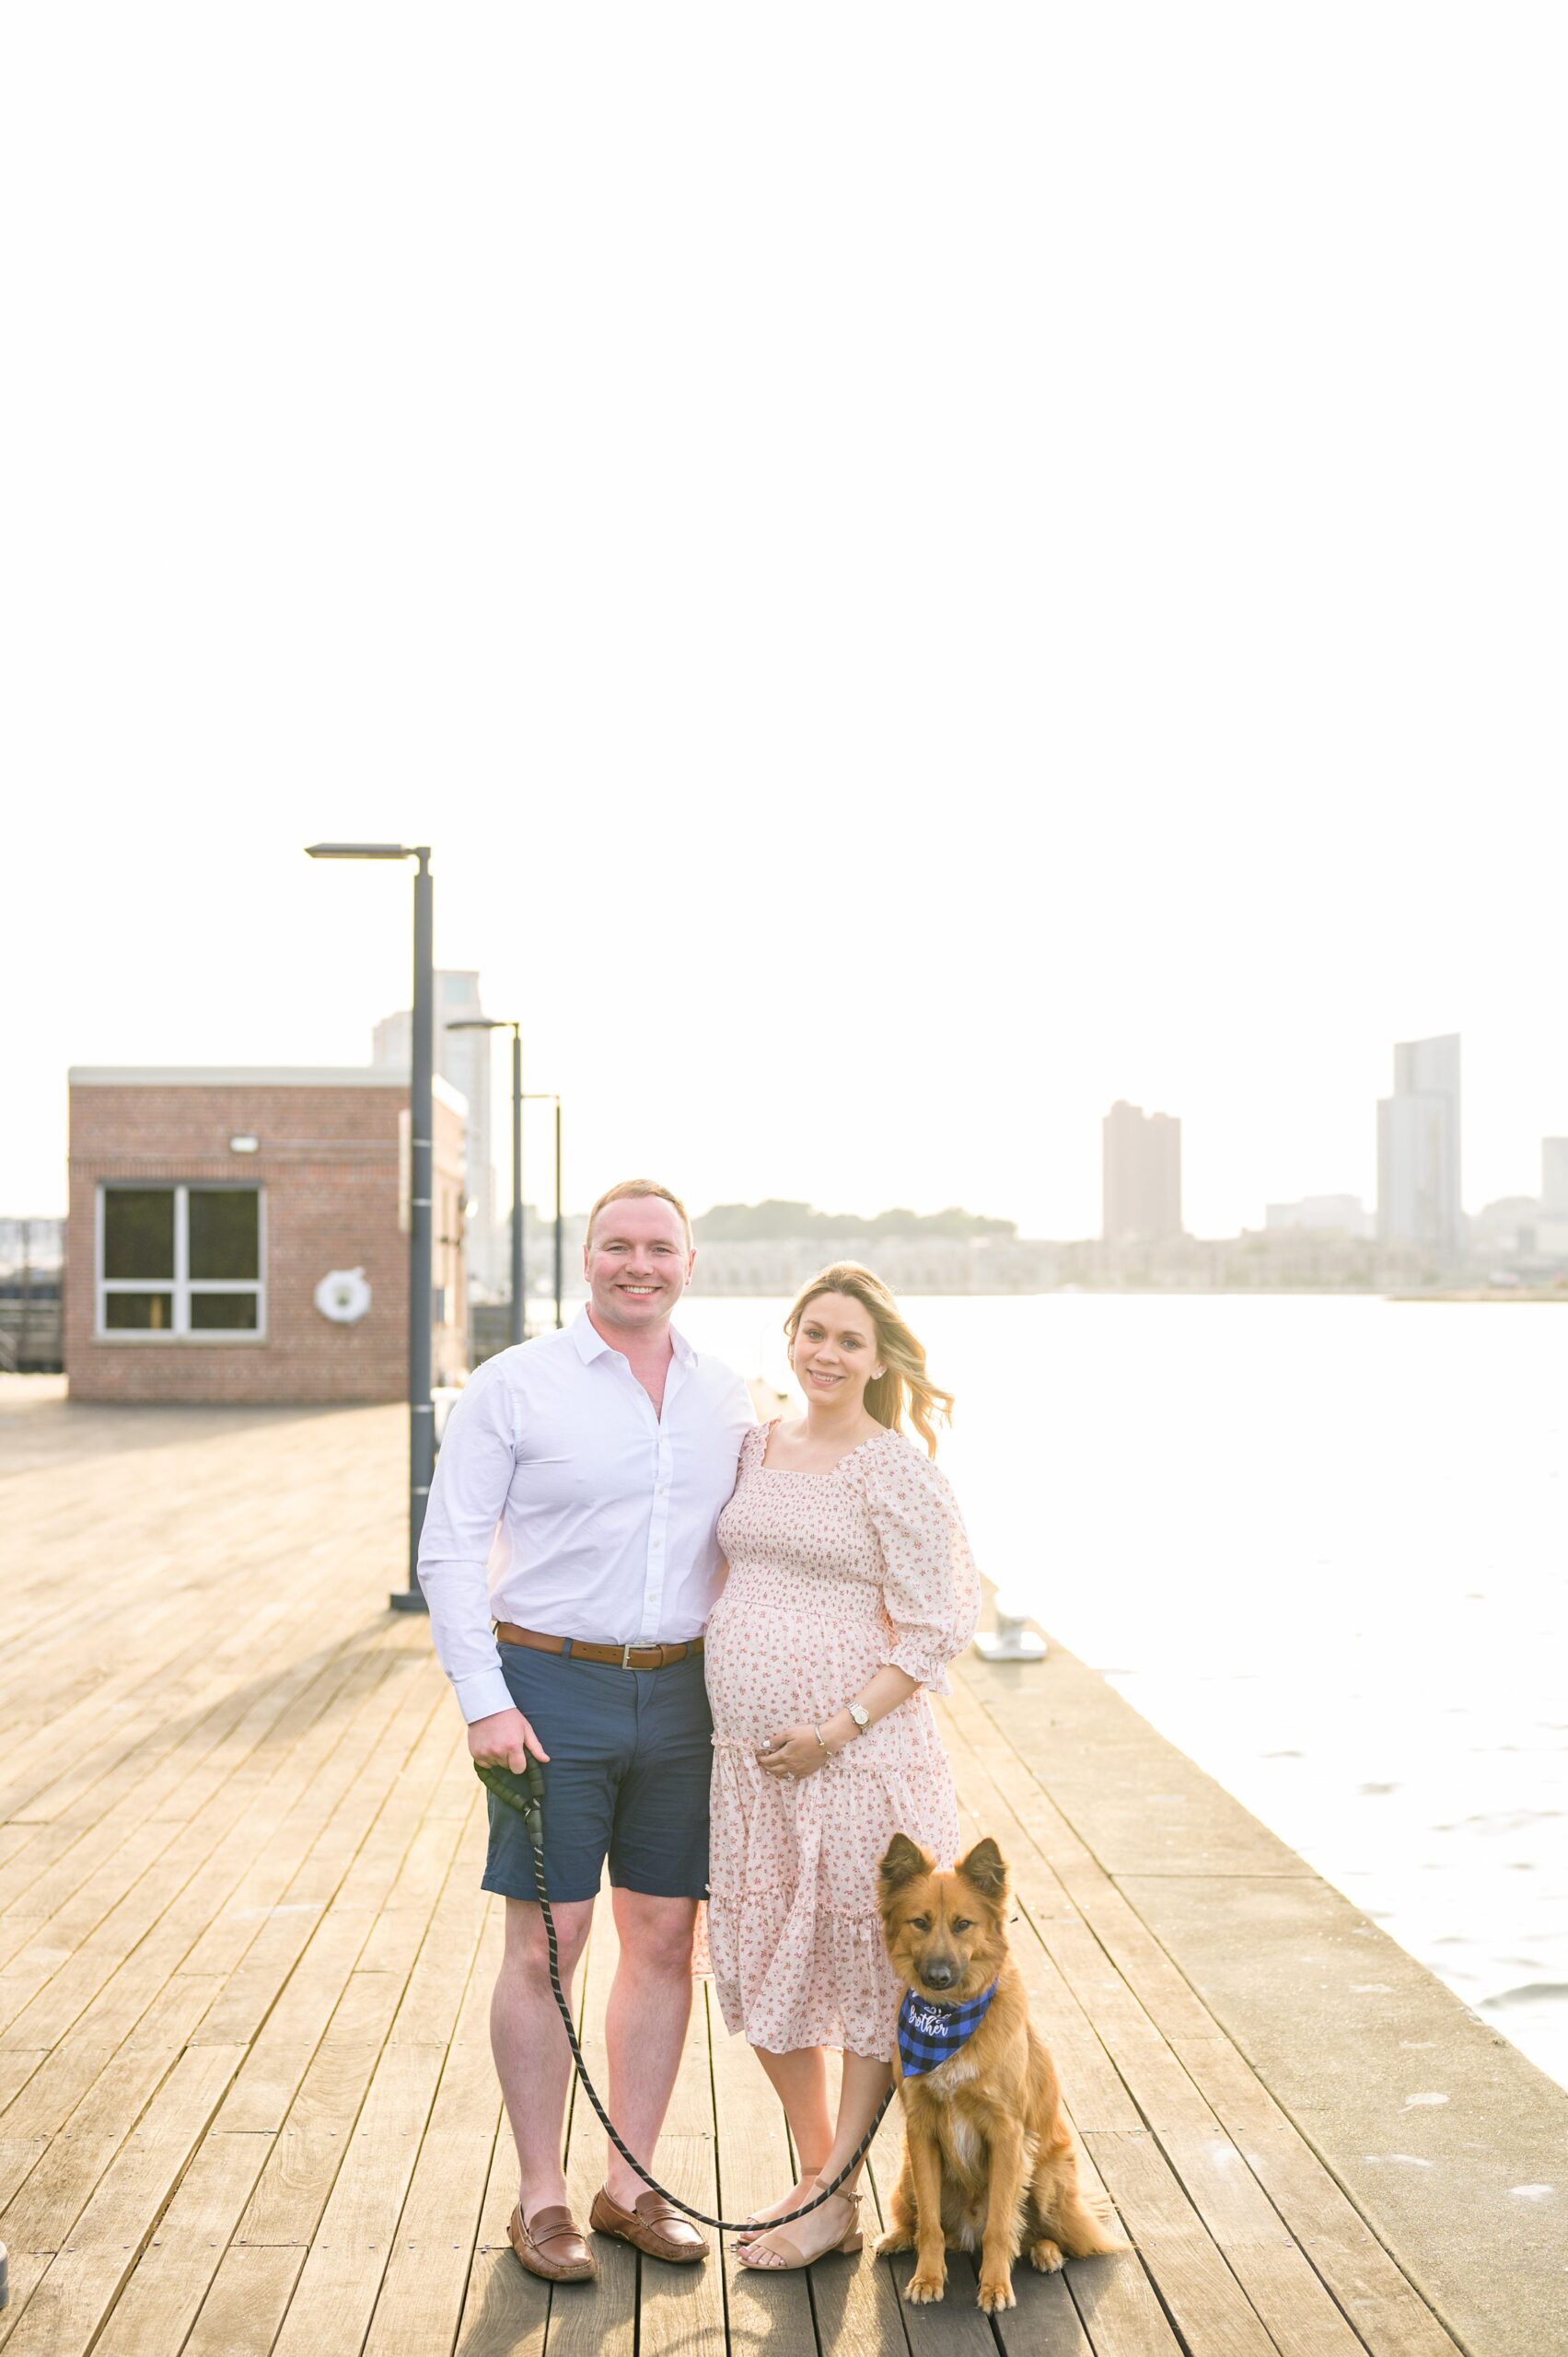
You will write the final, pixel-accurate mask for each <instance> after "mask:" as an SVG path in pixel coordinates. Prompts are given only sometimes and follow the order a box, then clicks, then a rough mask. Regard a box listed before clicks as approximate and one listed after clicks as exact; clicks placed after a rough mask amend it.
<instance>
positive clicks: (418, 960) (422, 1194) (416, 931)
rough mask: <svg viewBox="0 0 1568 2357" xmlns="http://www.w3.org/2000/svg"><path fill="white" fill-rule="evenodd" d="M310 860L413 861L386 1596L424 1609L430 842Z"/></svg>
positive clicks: (430, 1415)
mask: <svg viewBox="0 0 1568 2357" xmlns="http://www.w3.org/2000/svg"><path fill="white" fill-rule="evenodd" d="M306 853H307V856H308V858H310V859H412V860H414V861H416V862H417V863H418V864H417V865H416V867H415V869H414V878H413V1024H412V1041H411V1054H410V1058H409V1143H410V1163H409V1182H410V1183H409V1237H408V1409H409V1468H408V1585H407V1587H406V1588H400V1589H397V1590H396V1591H394V1593H393V1594H392V1595H391V1596H389V1597H388V1599H387V1601H388V1603H389V1605H390V1606H391V1608H392V1610H393V1611H394V1612H423V1611H424V1610H425V1608H426V1607H425V1602H424V1591H423V1590H422V1588H421V1587H420V1585H419V1534H420V1532H421V1530H422V1529H423V1528H424V1508H425V1504H426V1502H427V1500H428V1499H429V1496H430V1482H431V1477H432V1476H433V1474H434V1473H435V1470H436V1410H435V1405H434V1402H433V1401H432V1399H431V1397H430V1339H431V1338H430V1328H431V1309H432V1293H431V1280H432V1275H433V1266H432V1250H433V1236H432V1222H431V1198H432V1196H433V1194H434V1192H435V1123H436V1107H435V1088H434V1085H433V1084H434V1080H435V1073H436V973H435V964H436V958H435V887H434V885H433V882H432V879H431V875H430V845H429V844H428V843H308V844H307V846H306Z"/></svg>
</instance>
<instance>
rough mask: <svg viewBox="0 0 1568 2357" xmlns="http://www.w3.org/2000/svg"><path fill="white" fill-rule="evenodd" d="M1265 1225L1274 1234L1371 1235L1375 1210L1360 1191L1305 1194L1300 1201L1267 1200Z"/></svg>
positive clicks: (1264, 1214)
mask: <svg viewBox="0 0 1568 2357" xmlns="http://www.w3.org/2000/svg"><path fill="white" fill-rule="evenodd" d="M1263 1225H1264V1228H1265V1229H1266V1230H1267V1232H1268V1233H1269V1234H1270V1235H1271V1236H1277V1235H1283V1234H1289V1233H1291V1232H1297V1233H1301V1234H1305V1235H1310V1236H1370V1235H1371V1233H1372V1218H1371V1214H1370V1213H1368V1212H1366V1211H1365V1210H1364V1209H1363V1207H1362V1201H1361V1197H1360V1196H1359V1195H1303V1197H1302V1198H1301V1201H1300V1202H1298V1203H1267V1204H1265V1205H1264V1209H1263Z"/></svg>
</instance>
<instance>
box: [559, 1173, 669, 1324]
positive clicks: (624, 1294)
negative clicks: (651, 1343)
mask: <svg viewBox="0 0 1568 2357" xmlns="http://www.w3.org/2000/svg"><path fill="white" fill-rule="evenodd" d="M696 1257H697V1256H696V1254H695V1253H694V1252H692V1251H690V1250H688V1248H687V1244H686V1230H685V1228H684V1227H683V1226H682V1225H681V1221H680V1213H679V1212H678V1211H677V1210H676V1208H675V1205H674V1204H673V1203H667V1202H665V1200H664V1197H663V1196H662V1195H623V1196H622V1197H621V1199H620V1201H619V1202H613V1203H606V1205H605V1207H604V1209H603V1211H601V1212H600V1213H599V1215H598V1219H597V1220H596V1221H595V1222H594V1232H593V1234H592V1235H591V1236H590V1237H589V1238H588V1240H587V1243H586V1244H585V1245H584V1247H583V1274H584V1276H585V1277H587V1281H588V1291H589V1293H590V1295H592V1298H593V1309H594V1318H595V1319H596V1321H597V1322H598V1325H600V1326H601V1327H606V1326H619V1327H620V1328H621V1329H622V1330H623V1331H629V1332H632V1333H637V1332H645V1331H647V1330H648V1329H650V1328H654V1327H658V1326H662V1325H663V1324H664V1323H665V1321H666V1320H667V1319H668V1318H669V1316H670V1314H671V1312H672V1311H673V1309H674V1307H675V1305H676V1303H677V1302H678V1301H679V1298H680V1296H681V1295H682V1294H683V1293H684V1292H685V1290H686V1281H687V1279H688V1278H689V1277H690V1276H691V1264H692V1262H693V1261H694V1260H695V1259H696Z"/></svg>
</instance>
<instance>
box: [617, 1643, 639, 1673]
mask: <svg viewBox="0 0 1568 2357" xmlns="http://www.w3.org/2000/svg"><path fill="white" fill-rule="evenodd" d="M639 1650H640V1648H638V1647H637V1646H635V1645H633V1644H624V1645H622V1646H621V1668H622V1669H630V1668H631V1666H632V1655H633V1653H634V1652H636V1651H639Z"/></svg>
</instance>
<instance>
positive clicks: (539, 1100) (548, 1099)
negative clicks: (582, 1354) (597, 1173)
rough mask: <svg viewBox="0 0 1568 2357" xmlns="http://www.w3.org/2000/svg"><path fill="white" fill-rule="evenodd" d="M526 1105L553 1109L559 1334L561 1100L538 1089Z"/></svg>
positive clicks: (559, 1323)
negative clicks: (549, 1106)
mask: <svg viewBox="0 0 1568 2357" xmlns="http://www.w3.org/2000/svg"><path fill="white" fill-rule="evenodd" d="M528 1103H529V1104H530V1105H553V1106H554V1108H555V1329H556V1331H557V1333H559V1332H560V1330H561V1329H562V1327H563V1325H564V1324H565V1322H566V1321H565V1319H564V1318H563V1316H562V1313H561V1302H562V1294H563V1279H564V1276H565V1252H564V1249H563V1222H562V1210H561V1099H560V1097H558V1096H556V1095H555V1093H554V1092H553V1091H552V1090H550V1089H540V1090H538V1091H537V1092H533V1093H530V1095H529V1097H528Z"/></svg>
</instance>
